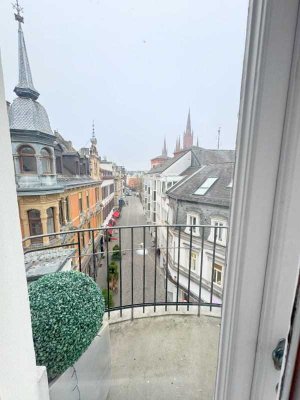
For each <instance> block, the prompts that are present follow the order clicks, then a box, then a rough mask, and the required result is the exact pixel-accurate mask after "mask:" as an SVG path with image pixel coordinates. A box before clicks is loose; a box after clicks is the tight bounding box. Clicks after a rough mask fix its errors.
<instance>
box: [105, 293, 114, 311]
mask: <svg viewBox="0 0 300 400" xmlns="http://www.w3.org/2000/svg"><path fill="white" fill-rule="evenodd" d="M102 294H103V297H104V300H105V306H106V308H107V307H109V308H112V307H113V306H114V300H113V292H112V290H109V295H108V296H107V289H102Z"/></svg>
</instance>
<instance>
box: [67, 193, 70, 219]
mask: <svg viewBox="0 0 300 400" xmlns="http://www.w3.org/2000/svg"><path fill="white" fill-rule="evenodd" d="M66 220H67V221H68V222H69V221H70V205H69V197H66Z"/></svg>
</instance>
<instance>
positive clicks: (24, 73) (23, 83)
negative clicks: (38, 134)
mask: <svg viewBox="0 0 300 400" xmlns="http://www.w3.org/2000/svg"><path fill="white" fill-rule="evenodd" d="M13 8H14V9H15V10H16V11H17V13H15V20H16V21H18V24H19V29H18V41H19V83H18V85H17V86H16V87H15V89H14V92H15V93H16V94H17V95H18V96H19V97H29V98H31V99H33V100H36V99H37V98H38V97H39V95H40V94H39V92H38V91H37V90H36V89H35V87H34V86H33V81H32V75H31V70H30V65H29V60H28V56H27V50H26V45H25V40H24V34H23V30H22V25H21V24H23V23H24V18H23V17H22V15H21V12H23V9H22V8H21V7H20V5H19V2H18V0H16V3H15V4H13Z"/></svg>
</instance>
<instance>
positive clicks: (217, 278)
mask: <svg viewBox="0 0 300 400" xmlns="http://www.w3.org/2000/svg"><path fill="white" fill-rule="evenodd" d="M213 282H214V284H216V285H218V286H222V265H219V264H214V275H213Z"/></svg>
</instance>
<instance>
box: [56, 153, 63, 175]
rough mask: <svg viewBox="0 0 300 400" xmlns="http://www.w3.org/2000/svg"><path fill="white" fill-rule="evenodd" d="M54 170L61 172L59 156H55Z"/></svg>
mask: <svg viewBox="0 0 300 400" xmlns="http://www.w3.org/2000/svg"><path fill="white" fill-rule="evenodd" d="M55 165H56V172H57V173H58V174H62V161H61V157H60V156H56V157H55Z"/></svg>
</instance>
